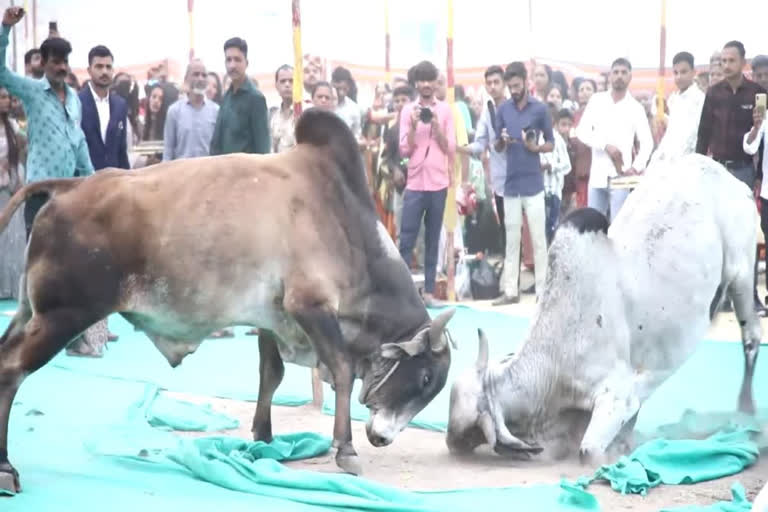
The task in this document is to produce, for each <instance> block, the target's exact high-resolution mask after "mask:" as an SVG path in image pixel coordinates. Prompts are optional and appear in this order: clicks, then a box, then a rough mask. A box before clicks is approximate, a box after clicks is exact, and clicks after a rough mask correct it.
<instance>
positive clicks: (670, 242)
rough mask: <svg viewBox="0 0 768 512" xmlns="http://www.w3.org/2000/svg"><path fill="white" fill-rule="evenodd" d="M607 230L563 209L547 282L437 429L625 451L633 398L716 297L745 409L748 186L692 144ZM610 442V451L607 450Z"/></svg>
mask: <svg viewBox="0 0 768 512" xmlns="http://www.w3.org/2000/svg"><path fill="white" fill-rule="evenodd" d="M650 170H651V171H652V173H651V174H649V175H648V176H647V177H646V178H645V181H644V182H643V183H642V184H641V185H640V186H639V187H638V188H637V189H636V190H635V191H634V192H633V193H632V194H631V195H630V197H629V199H628V200H627V201H626V203H625V204H624V206H623V207H622V210H621V212H620V213H619V215H618V217H617V218H616V220H615V221H614V223H613V224H612V225H611V226H610V229H608V223H607V221H606V219H605V217H603V216H602V215H601V214H600V213H598V212H597V211H595V210H591V209H583V210H579V211H577V212H574V213H573V214H572V215H571V216H569V217H568V219H566V220H565V221H564V222H563V224H562V225H561V226H560V227H559V228H558V230H557V233H556V235H555V238H554V241H553V244H552V246H551V248H550V250H549V264H548V273H547V283H546V287H545V290H544V291H543V294H542V296H541V299H540V302H539V304H538V307H537V311H536V314H535V316H534V318H533V319H532V326H531V329H530V332H529V334H528V337H527V339H526V340H525V342H524V343H523V345H522V347H521V348H520V349H519V351H518V353H517V354H515V355H513V356H511V357H507V358H505V359H504V360H502V361H499V362H495V363H491V364H488V346H487V343H488V342H487V340H486V339H485V337H484V335H483V334H482V331H480V332H479V334H480V352H479V355H478V360H477V363H476V365H475V367H473V368H470V369H468V370H467V371H466V373H464V374H463V375H462V376H461V377H460V378H459V379H457V381H456V382H455V383H454V385H453V388H452V390H451V404H450V419H449V426H448V432H447V437H446V442H447V444H448V447H449V448H450V450H451V451H452V452H459V453H460V452H471V451H472V450H473V449H474V448H475V447H477V446H479V445H480V444H483V443H489V444H490V445H491V446H492V447H493V448H494V449H495V450H496V452H497V453H507V454H517V455H522V456H524V457H528V456H530V455H531V454H533V453H539V452H541V451H542V450H544V449H546V451H547V452H546V453H545V455H547V456H550V457H554V458H559V457H565V456H568V455H570V454H573V453H575V451H576V449H577V447H578V449H579V455H580V456H581V457H582V460H584V459H585V458H586V459H588V460H591V461H592V462H596V461H597V460H598V459H600V460H604V458H605V457H610V456H614V455H615V454H616V453H615V451H619V452H620V451H625V450H626V449H627V448H628V447H627V446H626V442H627V435H628V434H630V433H631V431H632V429H633V428H634V423H635V419H636V417H637V413H638V411H639V409H640V407H641V405H642V404H643V403H644V402H645V400H646V399H647V398H648V397H649V396H650V395H651V394H652V393H653V391H654V390H655V389H656V388H658V386H659V385H661V384H662V383H663V382H664V381H665V380H666V379H667V378H668V377H669V376H670V375H672V374H673V373H674V372H675V371H676V370H677V369H678V368H679V367H680V366H681V365H682V364H683V363H684V362H685V361H686V360H687V359H688V358H689V357H690V356H691V355H692V354H693V353H694V351H695V350H696V348H697V345H698V344H699V342H701V341H702V340H703V339H704V337H705V335H706V332H707V328H708V326H709V324H710V322H711V319H712V317H713V315H714V313H715V312H716V311H717V308H718V307H719V306H720V305H721V304H722V301H723V297H725V296H726V293H727V295H729V296H730V297H731V298H732V300H733V304H734V308H735V311H736V316H737V317H738V320H739V325H740V327H741V335H742V340H743V348H744V353H745V360H746V364H745V372H744V380H743V382H742V386H741V393H740V396H739V408H740V410H742V411H745V412H749V413H753V412H754V403H753V399H752V375H753V372H754V366H755V362H756V359H757V353H758V350H759V346H760V339H761V329H760V323H759V320H758V318H757V315H756V314H755V312H754V309H753V293H752V291H753V277H754V264H755V257H756V255H755V246H756V233H757V227H758V214H757V210H756V207H755V202H754V199H753V197H752V195H751V192H750V190H748V188H747V187H746V186H745V185H744V184H742V183H741V182H739V181H738V180H736V179H735V178H734V177H732V176H731V175H730V174H729V173H728V172H727V171H726V169H725V168H724V167H722V166H721V165H719V164H718V163H716V162H714V161H713V160H711V159H709V158H706V157H704V156H701V155H689V156H687V157H684V158H681V159H679V160H677V161H673V162H670V163H666V162H660V163H659V164H658V165H657V166H655V168H652V169H650ZM609 448H610V450H609Z"/></svg>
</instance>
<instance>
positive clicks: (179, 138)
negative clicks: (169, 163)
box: [163, 59, 219, 160]
mask: <svg viewBox="0 0 768 512" xmlns="http://www.w3.org/2000/svg"><path fill="white" fill-rule="evenodd" d="M184 82H185V84H186V87H187V95H186V97H182V98H180V99H179V100H178V101H177V102H176V103H174V104H173V105H171V107H170V108H169V109H168V114H167V116H166V118H165V130H164V132H163V160H176V159H178V158H195V157H199V156H208V155H209V154H210V150H211V138H213V130H214V128H216V117H217V116H218V114H219V106H218V105H217V104H216V103H215V102H213V101H211V100H209V99H208V98H207V97H206V95H205V90H206V89H207V88H208V74H207V73H206V71H205V66H204V65H203V62H202V61H201V60H200V59H194V60H192V61H190V63H189V65H188V66H187V73H186V75H184Z"/></svg>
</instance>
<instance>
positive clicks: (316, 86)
mask: <svg viewBox="0 0 768 512" xmlns="http://www.w3.org/2000/svg"><path fill="white" fill-rule="evenodd" d="M320 87H327V88H328V90H329V91H331V94H333V87H331V84H329V83H328V82H326V81H325V80H320V81H319V82H317V83H316V84H315V86H314V87H312V98H313V99H314V97H315V91H317V90H318V89H319V88H320ZM353 101H354V100H353Z"/></svg>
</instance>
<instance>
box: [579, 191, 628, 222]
mask: <svg viewBox="0 0 768 512" xmlns="http://www.w3.org/2000/svg"><path fill="white" fill-rule="evenodd" d="M627 197H629V189H628V188H613V189H608V188H592V187H590V188H589V195H588V197H587V205H588V206H589V207H590V208H594V209H595V210H597V211H599V212H601V213H602V214H603V215H605V216H606V217H608V221H609V222H612V221H613V220H614V219H615V218H616V216H617V215H618V214H619V210H620V209H621V205H623V204H624V201H626V200H627ZM609 207H610V210H611V211H610V217H609V212H608V208H609Z"/></svg>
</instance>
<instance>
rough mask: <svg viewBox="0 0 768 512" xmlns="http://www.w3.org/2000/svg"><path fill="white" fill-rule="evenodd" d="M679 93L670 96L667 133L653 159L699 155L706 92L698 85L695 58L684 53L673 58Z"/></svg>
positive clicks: (653, 160)
mask: <svg viewBox="0 0 768 512" xmlns="http://www.w3.org/2000/svg"><path fill="white" fill-rule="evenodd" d="M672 66H673V73H674V76H675V85H676V86H677V89H678V90H677V91H676V92H674V93H672V94H671V95H670V96H669V100H667V103H668V105H669V116H668V120H667V123H668V124H667V131H666V133H665V134H664V138H663V139H661V142H660V143H659V147H658V148H657V149H656V151H655V152H654V154H653V157H652V158H651V161H652V162H655V161H656V160H671V159H673V158H677V157H680V156H683V155H688V154H690V153H695V152H696V139H697V137H698V133H699V120H700V119H701V109H702V107H703V106H704V92H703V91H702V90H701V89H700V88H698V87H696V86H695V85H694V83H693V82H694V75H695V71H694V69H695V68H694V67H693V55H691V54H690V53H688V52H680V53H678V54H677V55H675V58H674V59H672Z"/></svg>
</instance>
